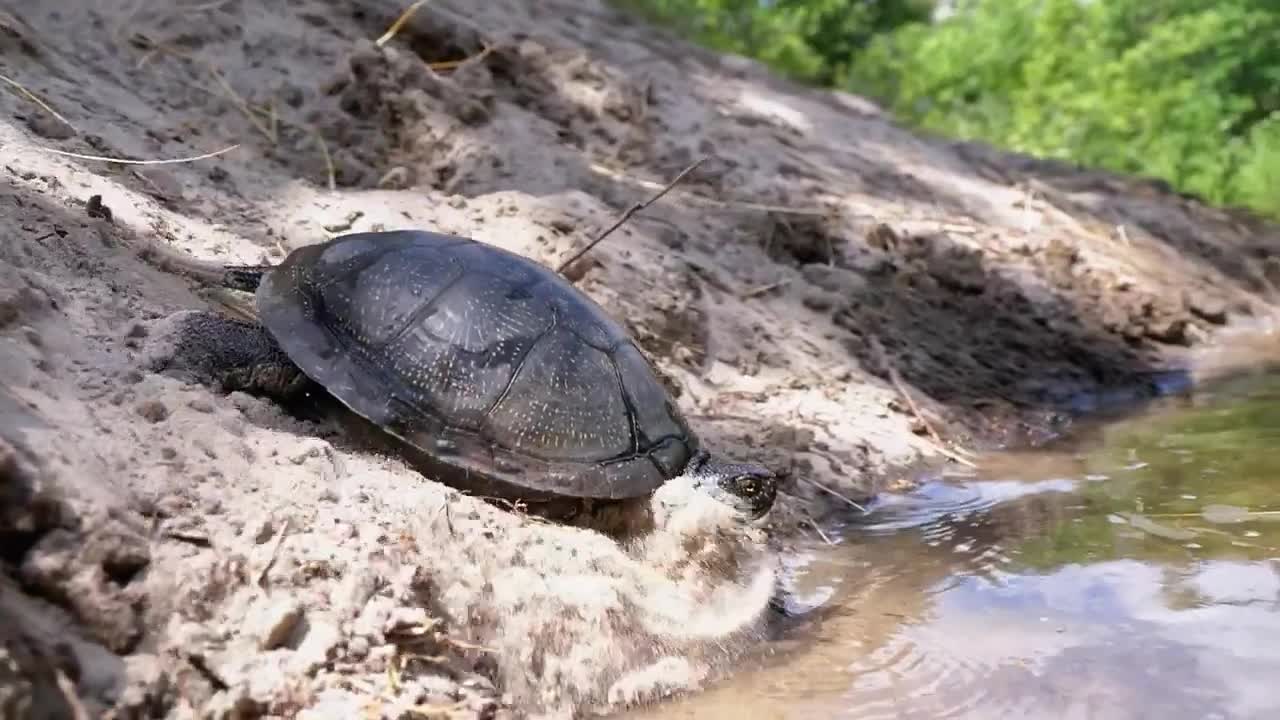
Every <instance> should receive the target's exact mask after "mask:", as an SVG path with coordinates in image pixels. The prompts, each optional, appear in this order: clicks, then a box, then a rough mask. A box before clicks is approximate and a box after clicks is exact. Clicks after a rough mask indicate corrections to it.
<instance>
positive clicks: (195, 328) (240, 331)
mask: <svg viewBox="0 0 1280 720" xmlns="http://www.w3.org/2000/svg"><path fill="white" fill-rule="evenodd" d="M142 364H143V366H144V367H145V368H146V369H147V370H150V371H152V372H163V373H167V374H171V375H177V376H180V377H183V378H184V379H186V380H190V381H193V382H197V383H200V384H203V385H212V386H215V387H219V388H220V389H221V390H223V391H224V392H231V391H235V390H240V391H243V392H248V393H251V394H254V395H263V396H267V397H269V398H271V399H274V400H277V401H288V400H292V399H295V398H298V397H299V396H300V395H301V394H302V393H304V392H305V391H306V389H307V387H308V383H309V379H308V378H307V377H306V375H304V374H303V373H302V371H301V370H299V369H298V367H297V366H296V365H294V364H293V362H291V361H290V360H289V357H288V356H287V355H285V353H284V351H283V350H281V349H280V346H279V345H277V344H276V342H275V340H274V339H272V337H271V335H270V333H268V332H267V331H266V329H265V328H263V327H262V326H261V325H258V324H256V323H253V322H247V321H245V320H242V319H238V318H237V317H232V316H229V315H227V314H225V313H223V312H210V311H201V310H188V311H182V312H178V313H174V314H173V315H170V316H168V317H166V318H163V319H161V320H159V321H158V322H157V323H156V324H155V325H154V326H153V327H152V328H151V332H150V334H149V340H148V344H147V346H146V347H145V348H144V352H143V358H142Z"/></svg>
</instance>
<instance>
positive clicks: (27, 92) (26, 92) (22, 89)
mask: <svg viewBox="0 0 1280 720" xmlns="http://www.w3.org/2000/svg"><path fill="white" fill-rule="evenodd" d="M0 80H3V81H5V82H6V83H8V84H9V85H10V86H12V87H13V89H14V90H17V91H18V92H20V93H22V95H23V96H25V97H26V98H27V99H28V100H30V101H31V102H33V103H35V104H36V105H39V106H40V108H41V109H42V110H44V111H45V112H47V113H49V114H50V115H52V116H54V117H55V118H57V119H58V120H59V122H61V123H62V124H63V125H66V126H67V127H69V128H71V129H72V130H75V131H76V132H77V133H78V132H80V130H79V129H77V128H76V126H75V125H72V124H71V121H70V120H68V119H66V118H64V117H62V115H59V114H58V111H57V110H54V109H53V108H52V107H49V104H48V103H46V102H45V101H44V100H41V99H40V98H39V97H38V96H37V95H36V94H35V93H33V92H31V91H30V90H28V89H27V88H26V86H24V85H23V84H22V83H20V82H18V81H17V80H14V79H13V78H11V77H9V76H7V75H0Z"/></svg>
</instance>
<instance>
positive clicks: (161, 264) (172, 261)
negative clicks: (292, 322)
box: [137, 242, 272, 293]
mask: <svg viewBox="0 0 1280 720" xmlns="http://www.w3.org/2000/svg"><path fill="white" fill-rule="evenodd" d="M137 252H138V256H139V257H140V258H141V259H142V260H144V261H146V262H148V263H150V264H152V265H154V266H156V267H158V268H160V269H161V270H165V271H167V272H172V273H177V274H179V275H185V276H187V277H189V278H191V279H193V280H196V281H197V282H200V283H203V284H205V285H211V286H214V287H224V288H227V289H229V290H240V291H243V292H249V293H251V292H254V291H256V290H257V289H258V285H259V284H260V283H261V282H262V278H263V276H264V275H266V273H267V271H269V270H271V268H272V266H270V265H224V264H222V263H218V262H210V261H207V260H200V259H197V258H194V257H192V256H190V255H188V254H187V253H185V252H182V251H180V250H177V249H175V248H171V247H168V246H167V245H165V244H163V243H160V242H143V243H140V244H139V247H138V248H137Z"/></svg>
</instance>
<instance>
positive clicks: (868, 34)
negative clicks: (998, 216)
mask: <svg viewBox="0 0 1280 720" xmlns="http://www.w3.org/2000/svg"><path fill="white" fill-rule="evenodd" d="M616 1H617V2H618V3H619V4H622V5H624V6H627V7H629V8H631V9H633V10H638V11H640V12H641V13H642V14H644V15H645V16H646V17H648V18H649V19H652V20H656V21H659V22H662V23H664V24H667V25H670V26H672V27H674V28H677V29H678V30H680V31H682V32H684V33H686V34H687V35H689V36H691V37H692V38H694V39H696V40H698V41H700V42H702V43H704V44H706V45H709V46H711V47H713V48H715V49H718V50H723V51H728V52H734V53H739V54H742V55H747V56H750V57H754V58H757V59H759V60H762V61H764V62H765V63H767V64H769V65H770V66H772V67H774V68H775V69H777V70H779V71H781V72H783V73H785V74H787V75H790V76H792V77H794V78H797V79H800V80H803V81H807V82H813V83H818V84H823V85H836V86H843V87H847V88H849V89H851V90H853V91H855V92H859V93H863V94H866V95H870V96H872V97H874V98H876V99H878V100H880V101H882V102H884V103H885V104H886V105H887V106H889V107H890V108H892V109H893V110H894V111H895V112H896V113H897V114H898V115H899V116H900V117H902V118H903V119H904V120H906V121H908V122H910V123H914V124H916V125H918V126H920V127H923V128H925V129H928V130H932V131H935V132H939V133H941V134H944V135H949V136H953V137H960V138H967V139H978V140H984V141H987V142H990V143H992V144H994V145H997V146H1001V147H1007V148H1011V149H1014V150H1019V151H1022V152H1027V153H1032V154H1036V155H1041V156H1048V157H1056V158H1061V159H1066V160H1071V161H1074V162H1078V163H1081V164H1085V165H1092V166H1096V167H1104V168H1109V169H1113V170H1117V171H1120V172H1128V173H1136V174H1142V175H1147V176H1153V177H1159V178H1162V179H1165V180H1167V181H1169V182H1170V183H1171V184H1172V185H1174V186H1175V187H1178V188H1179V189H1182V190H1184V191H1189V192H1194V193H1196V194H1198V195H1201V196H1203V197H1204V198H1206V199H1207V200H1209V201H1210V202H1215V203H1220V204H1234V205H1246V206H1250V207H1253V208H1256V209H1259V210H1262V211H1263V212H1267V213H1270V214H1273V215H1276V216H1278V217H1280V2H1277V0H956V2H955V3H953V4H954V5H955V6H956V8H955V9H954V10H953V12H952V14H951V15H950V16H949V17H947V18H945V19H942V20H938V21H936V22H935V21H932V20H931V19H930V16H931V14H932V10H933V7H934V5H935V2H934V1H933V0H616Z"/></svg>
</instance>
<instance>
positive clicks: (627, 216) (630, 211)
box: [556, 157, 706, 273]
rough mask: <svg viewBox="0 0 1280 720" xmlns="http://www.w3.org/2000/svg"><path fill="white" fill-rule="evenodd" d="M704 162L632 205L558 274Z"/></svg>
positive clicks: (559, 268) (558, 269)
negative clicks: (642, 200) (646, 198)
mask: <svg viewBox="0 0 1280 720" xmlns="http://www.w3.org/2000/svg"><path fill="white" fill-rule="evenodd" d="M704 162H706V158H705V157H701V158H698V159H697V160H694V161H693V164H691V165H690V166H689V167H687V168H685V169H684V170H681V171H680V174H679V175H676V176H675V177H674V178H672V179H671V182H669V183H667V184H666V185H665V186H664V187H663V188H662V189H661V190H659V191H658V192H657V194H655V195H653V196H652V197H650V198H649V199H648V200H645V201H644V202H638V203H636V204H635V205H632V206H631V207H629V208H627V211H626V212H624V213H622V215H621V216H620V217H619V218H618V219H617V220H616V221H615V222H614V223H613V224H612V225H610V226H609V228H608V229H607V230H605V231H604V232H602V233H600V234H599V235H597V236H596V239H594V240H592V241H591V242H589V243H587V246H586V247H584V248H582V249H581V250H579V251H578V252H576V253H574V254H573V256H572V257H570V258H569V259H568V260H565V261H564V262H562V263H560V267H558V268H556V272H560V273H562V272H564V270H565V268H567V267H569V266H570V265H572V264H573V263H574V262H575V261H577V259H578V258H580V257H582V256H583V255H585V254H587V251H589V250H590V249H591V248H593V247H595V246H596V245H598V244H600V241H601V240H604V239H605V238H607V237H609V235H611V234H612V233H613V231H614V230H617V229H618V228H619V227H621V226H622V224H623V223H625V222H626V221H627V220H630V219H631V216H632V215H635V214H636V213H638V212H640V211H641V210H644V209H645V208H647V207H649V206H650V205H652V204H654V203H655V202H657V201H658V200H659V199H660V198H661V197H662V196H663V195H666V194H667V192H668V191H669V190H671V188H673V187H675V186H676V185H678V184H679V183H680V181H681V180H683V179H684V177H685V176H686V175H688V174H689V173H691V172H693V170H694V168H696V167H698V166H699V165H701V164H702V163H704Z"/></svg>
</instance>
